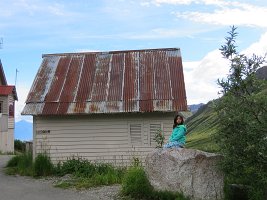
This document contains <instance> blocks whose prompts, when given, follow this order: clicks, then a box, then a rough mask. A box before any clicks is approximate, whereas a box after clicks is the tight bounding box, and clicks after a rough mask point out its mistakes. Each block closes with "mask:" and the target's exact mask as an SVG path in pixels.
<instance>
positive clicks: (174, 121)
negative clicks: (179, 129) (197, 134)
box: [172, 115, 184, 129]
mask: <svg viewBox="0 0 267 200" xmlns="http://www.w3.org/2000/svg"><path fill="white" fill-rule="evenodd" d="M178 117H180V118H181V120H182V121H181V123H180V124H177V122H176V121H177V118H178ZM181 124H184V118H183V117H182V116H181V115H176V116H175V118H174V120H173V126H172V128H173V129H174V128H175V127H176V126H177V125H181Z"/></svg>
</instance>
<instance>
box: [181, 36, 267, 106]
mask: <svg viewBox="0 0 267 200" xmlns="http://www.w3.org/2000/svg"><path fill="white" fill-rule="evenodd" d="M266 52H267V32H266V33H264V34H263V35H262V36H261V38H260V39H259V41H257V42H255V43H253V44H252V45H250V46H249V47H248V48H247V49H245V50H243V51H242V52H241V53H242V54H245V55H247V56H251V55H252V54H256V55H258V56H264V54H266ZM183 66H184V76H185V87H186V93H187V99H188V102H187V103H188V104H189V105H190V104H197V103H207V102H208V101H210V100H212V99H216V98H218V97H219V95H218V92H219V91H220V88H219V85H217V80H218V79H222V78H225V77H226V76H227V74H228V73H229V63H228V61H227V60H226V59H224V58H222V55H221V53H220V51H219V50H214V51H212V52H209V53H208V54H207V55H206V56H205V57H204V58H203V59H202V60H200V61H195V62H183Z"/></svg>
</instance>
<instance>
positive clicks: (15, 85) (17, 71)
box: [15, 69, 19, 87]
mask: <svg viewBox="0 0 267 200" xmlns="http://www.w3.org/2000/svg"><path fill="white" fill-rule="evenodd" d="M18 72H19V70H18V69H16V77H15V87H16V85H17V74H18Z"/></svg>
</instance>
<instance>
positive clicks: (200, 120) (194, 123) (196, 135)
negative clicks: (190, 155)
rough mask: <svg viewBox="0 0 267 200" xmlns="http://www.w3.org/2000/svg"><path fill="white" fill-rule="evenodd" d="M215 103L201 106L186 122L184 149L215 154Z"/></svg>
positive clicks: (211, 102)
mask: <svg viewBox="0 0 267 200" xmlns="http://www.w3.org/2000/svg"><path fill="white" fill-rule="evenodd" d="M214 103H215V101H210V102H208V103H207V104H205V105H203V106H201V107H200V108H199V109H198V111H197V112H196V113H195V114H194V115H192V116H191V117H189V118H188V119H187V120H186V122H185V123H186V126H187V135H186V148H192V149H199V150H202V151H206V152H217V151H218V145H217V144H216V143H215V141H214V134H216V132H217V131H218V116H217V113H216V111H215V110H214Z"/></svg>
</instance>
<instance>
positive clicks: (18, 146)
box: [14, 140, 26, 153]
mask: <svg viewBox="0 0 267 200" xmlns="http://www.w3.org/2000/svg"><path fill="white" fill-rule="evenodd" d="M14 148H15V151H19V152H21V153H24V152H25V149H26V143H25V142H22V141H20V140H15V141H14Z"/></svg>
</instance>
